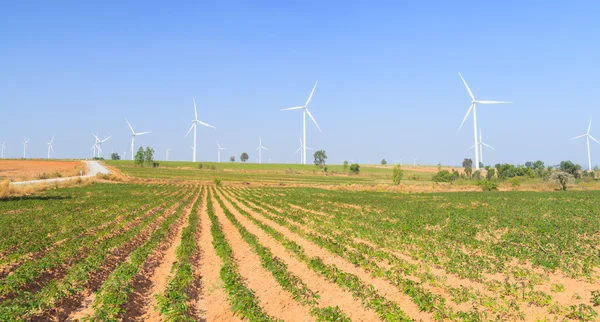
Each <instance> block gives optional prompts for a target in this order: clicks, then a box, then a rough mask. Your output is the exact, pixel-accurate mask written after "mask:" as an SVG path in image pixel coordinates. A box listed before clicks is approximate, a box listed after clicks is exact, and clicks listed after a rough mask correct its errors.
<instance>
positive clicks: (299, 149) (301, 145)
mask: <svg viewBox="0 0 600 322" xmlns="http://www.w3.org/2000/svg"><path fill="white" fill-rule="evenodd" d="M298 139H300V147H299V148H298V150H296V152H294V155H296V154H297V153H298V152H300V164H302V161H303V159H302V156H303V155H304V152H303V151H302V148H304V145H303V144H302V138H301V137H298ZM306 150H312V149H311V148H309V147H306Z"/></svg>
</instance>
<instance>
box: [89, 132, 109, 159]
mask: <svg viewBox="0 0 600 322" xmlns="http://www.w3.org/2000/svg"><path fill="white" fill-rule="evenodd" d="M92 135H93V136H94V138H96V149H98V158H101V157H102V143H104V142H106V141H108V139H110V138H111V137H112V135H109V136H108V137H107V138H106V139H104V140H100V139H99V138H98V136H97V135H96V134H94V133H92Z"/></svg>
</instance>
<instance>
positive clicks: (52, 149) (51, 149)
mask: <svg viewBox="0 0 600 322" xmlns="http://www.w3.org/2000/svg"><path fill="white" fill-rule="evenodd" d="M52 143H54V135H53V136H52V140H50V142H48V143H47V144H48V158H47V159H50V151H52V154H54V148H53V147H52Z"/></svg>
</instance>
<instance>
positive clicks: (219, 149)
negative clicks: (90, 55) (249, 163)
mask: <svg viewBox="0 0 600 322" xmlns="http://www.w3.org/2000/svg"><path fill="white" fill-rule="evenodd" d="M221 150H227V149H226V148H222V147H221V146H220V145H219V141H217V162H219V163H221Z"/></svg>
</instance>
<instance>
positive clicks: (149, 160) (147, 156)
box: [144, 147, 154, 166]
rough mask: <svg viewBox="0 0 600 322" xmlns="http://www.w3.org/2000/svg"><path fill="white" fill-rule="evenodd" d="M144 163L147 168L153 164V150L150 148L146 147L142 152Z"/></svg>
mask: <svg viewBox="0 0 600 322" xmlns="http://www.w3.org/2000/svg"><path fill="white" fill-rule="evenodd" d="M144 161H145V162H146V164H147V165H148V166H151V165H153V164H154V149H153V148H151V147H146V151H144Z"/></svg>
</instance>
